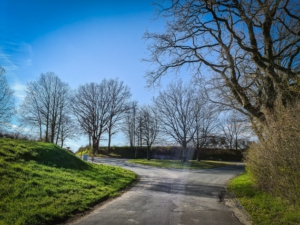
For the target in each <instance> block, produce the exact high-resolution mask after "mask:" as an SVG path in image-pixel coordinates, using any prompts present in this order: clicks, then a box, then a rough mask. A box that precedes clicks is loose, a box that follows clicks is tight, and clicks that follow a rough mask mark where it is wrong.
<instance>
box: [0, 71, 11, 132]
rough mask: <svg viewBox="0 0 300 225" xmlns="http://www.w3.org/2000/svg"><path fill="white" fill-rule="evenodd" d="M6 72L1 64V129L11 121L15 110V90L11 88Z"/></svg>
mask: <svg viewBox="0 0 300 225" xmlns="http://www.w3.org/2000/svg"><path fill="white" fill-rule="evenodd" d="M4 73H5V70H4V68H2V67H1V66H0V130H2V129H4V128H5V127H6V125H5V124H6V123H8V122H10V120H11V117H12V115H13V111H14V97H13V93H14V92H13V91H12V90H11V89H10V87H9V85H8V83H7V80H6V78H5V75H4Z"/></svg>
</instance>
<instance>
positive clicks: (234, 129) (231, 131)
mask: <svg viewBox="0 0 300 225" xmlns="http://www.w3.org/2000/svg"><path fill="white" fill-rule="evenodd" d="M248 124H249V120H248V119H247V118H245V116H243V115H241V114H239V113H238V112H236V111H231V112H230V113H229V114H228V115H226V116H224V117H223V118H222V119H221V121H220V125H219V126H220V129H221V132H222V133H223V135H224V137H225V139H226V142H227V144H228V147H229V148H230V149H235V150H236V151H237V150H238V148H239V143H240V140H242V139H247V137H246V136H247V134H249V132H250V129H249V125H248Z"/></svg>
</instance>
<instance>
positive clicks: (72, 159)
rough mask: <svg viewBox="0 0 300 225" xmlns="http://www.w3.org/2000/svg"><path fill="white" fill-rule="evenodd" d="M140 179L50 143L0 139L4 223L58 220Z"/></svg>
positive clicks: (0, 220)
mask: <svg viewBox="0 0 300 225" xmlns="http://www.w3.org/2000/svg"><path fill="white" fill-rule="evenodd" d="M135 179H136V175H135V174H134V173H133V172H131V171H128V170H125V169H122V168H119V167H113V166H107V165H94V164H90V163H86V162H84V161H82V160H80V159H79V158H78V157H76V156H74V155H73V154H71V153H69V152H68V151H66V150H64V149H61V148H59V147H58V146H56V145H53V144H49V143H38V142H30V141H21V140H11V139H0V180H1V182H0V225H4V224H5V225H10V224H16V225H17V224H18V225H25V224H30V225H34V224H55V223H58V222H62V221H63V220H65V219H67V218H69V217H71V216H72V215H73V214H75V213H78V212H82V211H85V210H87V209H89V208H90V207H91V206H93V205H95V204H97V203H99V202H101V201H103V200H105V199H107V198H109V197H113V196H117V195H118V193H119V191H120V190H121V189H123V188H125V187H126V186H128V185H129V184H130V183H131V182H132V181H134V180H135Z"/></svg>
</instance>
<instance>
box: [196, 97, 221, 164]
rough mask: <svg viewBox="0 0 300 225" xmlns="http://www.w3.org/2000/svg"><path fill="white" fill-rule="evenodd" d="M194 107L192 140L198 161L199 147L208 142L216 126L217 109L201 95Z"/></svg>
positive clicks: (199, 156)
mask: <svg viewBox="0 0 300 225" xmlns="http://www.w3.org/2000/svg"><path fill="white" fill-rule="evenodd" d="M195 107H196V109H197V114H196V118H195V127H196V133H195V136H194V138H193V142H194V146H195V148H196V151H197V160H198V161H200V158H201V149H202V148H203V147H205V146H206V145H207V144H208V142H209V139H210V137H211V136H212V135H213V131H214V130H215V129H216V127H217V123H218V111H217V110H216V107H215V106H214V105H213V104H211V103H209V102H207V101H205V100H204V99H203V97H201V96H199V97H198V99H197V101H196V103H195Z"/></svg>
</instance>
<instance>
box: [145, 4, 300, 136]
mask: <svg viewBox="0 0 300 225" xmlns="http://www.w3.org/2000/svg"><path fill="white" fill-rule="evenodd" d="M159 7H160V10H159V12H160V14H159V15H163V16H164V18H165V19H166V20H167V22H166V31H165V33H162V34H159V33H150V32H146V33H145V36H144V37H145V38H146V39H147V40H151V43H150V45H149V51H150V56H149V57H148V59H147V61H149V62H152V63H154V66H155V65H156V66H157V67H155V69H154V70H150V71H148V73H147V75H146V76H147V79H148V82H149V85H152V84H154V83H155V82H157V81H159V79H160V78H161V76H163V75H165V74H166V73H167V72H174V71H175V72H178V71H180V68H186V67H188V68H190V69H191V70H192V71H193V72H194V74H196V75H199V74H200V75H201V73H202V72H203V73H205V74H206V75H207V72H212V73H213V74H214V75H215V77H216V78H217V80H216V82H214V85H215V86H216V87H217V88H219V90H220V89H221V90H222V91H221V92H222V93H223V95H222V96H223V97H225V96H228V97H229V98H228V99H227V100H226V101H223V100H219V101H218V99H212V100H213V101H215V102H218V103H220V104H222V105H224V106H229V107H231V108H234V109H235V110H238V111H240V112H241V113H244V114H245V115H247V116H248V117H249V118H250V120H251V122H252V124H253V127H254V128H255V131H256V133H257V134H258V135H260V134H261V131H262V130H263V127H264V126H265V118H266V114H265V111H266V110H267V111H273V110H274V106H275V104H276V102H277V101H279V102H281V103H283V105H285V106H287V105H290V104H293V103H294V100H295V99H299V93H300V85H299V75H300V32H299V31H300V25H299V24H300V17H299V15H300V4H299V2H298V1H289V0H281V1H279V0H270V1H259V0H253V1H250V0H241V1H237V0H233V1H227V0H219V1H212V0H185V1H178V0H172V3H171V5H167V6H159ZM152 68H153V67H152ZM219 96H220V95H219ZM219 96H218V97H219Z"/></svg>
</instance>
